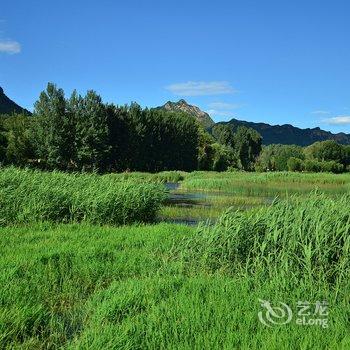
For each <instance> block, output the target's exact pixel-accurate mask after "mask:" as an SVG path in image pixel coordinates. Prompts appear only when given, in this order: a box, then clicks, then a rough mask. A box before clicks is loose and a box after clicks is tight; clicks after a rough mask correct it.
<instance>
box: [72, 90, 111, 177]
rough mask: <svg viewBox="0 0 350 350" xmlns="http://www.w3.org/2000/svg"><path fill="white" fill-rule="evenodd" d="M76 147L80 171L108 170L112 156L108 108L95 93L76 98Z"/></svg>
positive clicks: (74, 109)
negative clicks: (108, 163)
mask: <svg viewBox="0 0 350 350" xmlns="http://www.w3.org/2000/svg"><path fill="white" fill-rule="evenodd" d="M74 100H75V102H74V107H72V108H71V109H72V110H73V111H75V116H74V118H72V120H74V121H75V123H76V124H75V145H76V157H77V163H78V166H79V168H80V169H85V170H96V171H101V170H104V169H106V167H107V162H108V159H109V156H110V150H111V147H110V145H109V129H108V115H107V108H106V106H105V105H104V104H103V103H102V100H101V97H100V96H99V95H97V94H96V93H95V92H94V91H92V90H90V91H88V92H87V94H86V95H85V97H84V98H81V97H78V98H74Z"/></svg>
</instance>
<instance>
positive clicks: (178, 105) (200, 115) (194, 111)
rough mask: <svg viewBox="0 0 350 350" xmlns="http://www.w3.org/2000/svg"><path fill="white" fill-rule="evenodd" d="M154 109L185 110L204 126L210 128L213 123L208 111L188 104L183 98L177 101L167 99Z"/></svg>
mask: <svg viewBox="0 0 350 350" xmlns="http://www.w3.org/2000/svg"><path fill="white" fill-rule="evenodd" d="M156 109H165V110H167V111H172V112H179V111H181V112H185V113H187V114H189V115H191V116H193V117H194V118H195V119H196V120H198V121H199V123H201V124H202V125H203V127H204V128H210V127H211V126H213V125H214V124H215V123H214V121H213V120H212V119H211V118H210V116H209V114H208V113H206V112H203V111H201V110H200V109H199V108H198V107H196V106H192V105H190V104H188V103H187V102H186V101H185V100H179V101H178V102H171V101H168V102H167V103H166V104H165V105H163V106H160V107H157V108H156Z"/></svg>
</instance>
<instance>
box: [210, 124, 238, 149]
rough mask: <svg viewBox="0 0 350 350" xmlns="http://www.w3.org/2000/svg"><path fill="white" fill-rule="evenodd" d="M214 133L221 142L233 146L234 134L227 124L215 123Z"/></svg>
mask: <svg viewBox="0 0 350 350" xmlns="http://www.w3.org/2000/svg"><path fill="white" fill-rule="evenodd" d="M212 135H213V136H214V138H215V139H216V140H217V142H219V143H220V144H222V145H224V146H228V147H232V148H233V146H234V134H233V132H232V129H231V128H230V127H229V126H228V125H227V124H216V125H214V126H213V128H212Z"/></svg>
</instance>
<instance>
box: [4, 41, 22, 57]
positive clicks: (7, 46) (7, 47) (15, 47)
mask: <svg viewBox="0 0 350 350" xmlns="http://www.w3.org/2000/svg"><path fill="white" fill-rule="evenodd" d="M0 52H4V53H8V54H15V53H20V52H21V45H20V44H19V43H18V42H17V41H13V40H0Z"/></svg>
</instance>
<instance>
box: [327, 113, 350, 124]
mask: <svg viewBox="0 0 350 350" xmlns="http://www.w3.org/2000/svg"><path fill="white" fill-rule="evenodd" d="M323 122H324V123H326V124H330V125H350V115H339V116H337V117H333V118H327V119H324V120H323Z"/></svg>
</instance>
